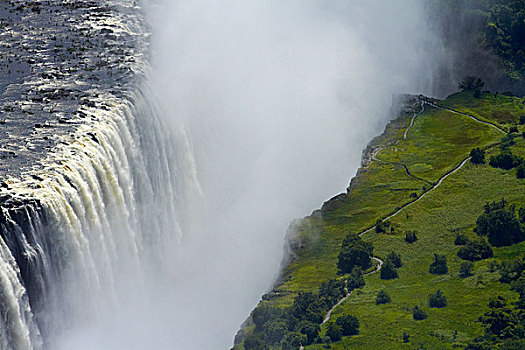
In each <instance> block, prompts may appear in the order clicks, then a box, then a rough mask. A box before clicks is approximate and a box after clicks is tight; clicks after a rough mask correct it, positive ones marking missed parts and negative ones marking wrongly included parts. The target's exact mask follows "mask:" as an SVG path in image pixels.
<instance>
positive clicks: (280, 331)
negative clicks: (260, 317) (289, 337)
mask: <svg viewBox="0 0 525 350" xmlns="http://www.w3.org/2000/svg"><path fill="white" fill-rule="evenodd" d="M287 331H288V327H287V325H286V323H285V322H284V321H277V322H270V323H269V324H268V326H267V327H266V332H265V334H266V342H267V343H268V344H275V343H279V342H281V339H282V338H283V336H284V335H285V334H286V332H287Z"/></svg>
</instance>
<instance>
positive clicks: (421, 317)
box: [412, 305, 427, 321]
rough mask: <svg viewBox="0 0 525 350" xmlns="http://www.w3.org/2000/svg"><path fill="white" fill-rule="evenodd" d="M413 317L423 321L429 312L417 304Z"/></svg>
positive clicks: (413, 310) (413, 309)
mask: <svg viewBox="0 0 525 350" xmlns="http://www.w3.org/2000/svg"><path fill="white" fill-rule="evenodd" d="M412 318H413V319H414V320H416V321H421V320H424V319H426V318H427V313H426V312H425V310H423V309H422V308H420V307H419V306H418V305H416V306H414V307H413V308H412Z"/></svg>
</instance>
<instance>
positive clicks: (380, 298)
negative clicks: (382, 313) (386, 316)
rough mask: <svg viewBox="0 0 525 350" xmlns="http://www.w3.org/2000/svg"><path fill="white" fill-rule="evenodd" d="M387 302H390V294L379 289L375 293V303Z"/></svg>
mask: <svg viewBox="0 0 525 350" xmlns="http://www.w3.org/2000/svg"><path fill="white" fill-rule="evenodd" d="M389 302H390V295H388V293H387V292H385V291H384V290H380V291H379V292H378V293H377V297H376V305H381V304H387V303H389Z"/></svg>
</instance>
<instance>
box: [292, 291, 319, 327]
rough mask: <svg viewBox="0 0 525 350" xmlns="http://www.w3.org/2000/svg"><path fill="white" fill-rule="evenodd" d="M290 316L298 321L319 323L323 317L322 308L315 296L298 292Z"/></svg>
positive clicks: (317, 297)
mask: <svg viewBox="0 0 525 350" xmlns="http://www.w3.org/2000/svg"><path fill="white" fill-rule="evenodd" d="M292 314H293V316H294V317H295V318H297V319H298V320H307V321H312V322H314V323H321V322H322V321H323V317H324V308H323V305H322V304H321V302H320V300H319V296H318V295H317V294H314V293H311V292H300V293H299V294H298V295H297V296H296V297H295V298H294V301H293V305H292Z"/></svg>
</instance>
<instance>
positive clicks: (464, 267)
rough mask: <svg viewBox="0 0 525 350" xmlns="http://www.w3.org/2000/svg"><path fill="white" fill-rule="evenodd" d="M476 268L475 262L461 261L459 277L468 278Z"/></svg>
mask: <svg viewBox="0 0 525 350" xmlns="http://www.w3.org/2000/svg"><path fill="white" fill-rule="evenodd" d="M473 269H474V264H473V263H471V262H470V261H465V262H463V263H461V266H460V267H459V277H461V278H467V277H469V276H472V270H473Z"/></svg>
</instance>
